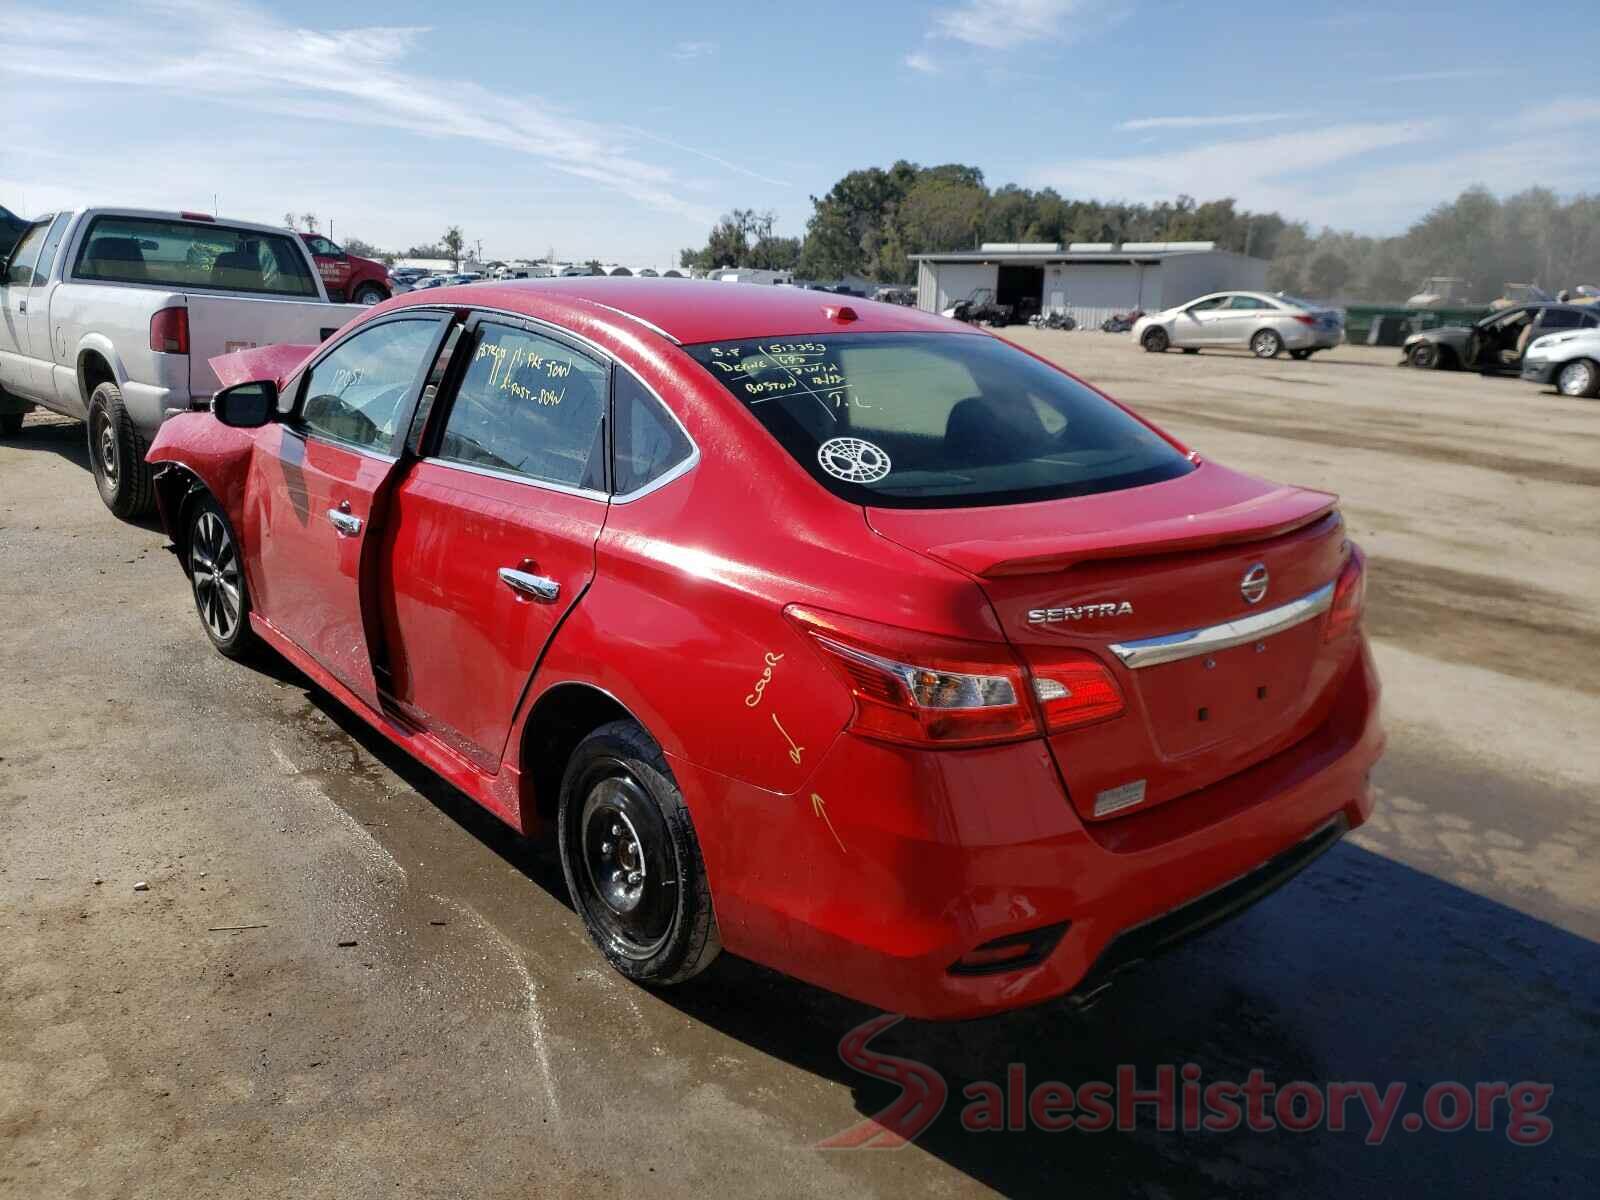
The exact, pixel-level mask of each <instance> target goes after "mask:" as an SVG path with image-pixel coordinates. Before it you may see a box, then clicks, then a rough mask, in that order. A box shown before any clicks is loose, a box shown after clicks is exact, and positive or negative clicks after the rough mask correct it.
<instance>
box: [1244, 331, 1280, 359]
mask: <svg viewBox="0 0 1600 1200" xmlns="http://www.w3.org/2000/svg"><path fill="white" fill-rule="evenodd" d="M1250 353H1251V354H1254V355H1255V356H1256V357H1257V358H1277V357H1278V355H1280V354H1282V353H1283V338H1282V336H1281V335H1280V334H1279V333H1278V331H1277V330H1276V329H1258V330H1256V331H1255V333H1254V334H1252V335H1251V337H1250Z"/></svg>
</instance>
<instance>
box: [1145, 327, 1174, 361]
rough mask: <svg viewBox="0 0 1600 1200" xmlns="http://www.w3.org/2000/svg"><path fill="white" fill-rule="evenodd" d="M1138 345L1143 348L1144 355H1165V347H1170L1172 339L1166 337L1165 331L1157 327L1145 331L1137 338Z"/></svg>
mask: <svg viewBox="0 0 1600 1200" xmlns="http://www.w3.org/2000/svg"><path fill="white" fill-rule="evenodd" d="M1139 345H1141V346H1143V347H1144V349H1145V353H1146V354H1165V353H1166V352H1167V347H1168V346H1170V345H1172V339H1171V338H1169V337H1168V336H1167V331H1166V330H1165V329H1162V328H1161V326H1159V325H1157V326H1156V327H1155V328H1154V329H1146V330H1145V331H1144V334H1143V336H1141V337H1140V338H1139Z"/></svg>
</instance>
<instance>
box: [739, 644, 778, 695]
mask: <svg viewBox="0 0 1600 1200" xmlns="http://www.w3.org/2000/svg"><path fill="white" fill-rule="evenodd" d="M782 660H783V655H781V654H774V653H772V651H770V650H768V651H767V655H766V659H765V660H764V661H765V662H766V664H767V669H766V670H764V671H762V672H761V678H760V679H758V680H756V686H755V687H754V688H753V689H751V692H750V694H749V695H748V696H746V697H745V698H744V702H745V704H746V706H748V707H750V708H754V707H755V706H756V705H758V704H760V703H761V693H762V692H764V691H766V690H767V684H769V683H771V682H772V668H773V667H775V666H777V665H778V663H779V662H781V661H782Z"/></svg>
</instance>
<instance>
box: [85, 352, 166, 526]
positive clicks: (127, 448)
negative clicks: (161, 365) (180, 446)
mask: <svg viewBox="0 0 1600 1200" xmlns="http://www.w3.org/2000/svg"><path fill="white" fill-rule="evenodd" d="M147 449H148V447H147V446H146V445H145V442H144V438H142V437H141V436H140V435H139V431H138V430H137V429H136V428H134V424H133V418H132V417H130V416H128V410H127V409H125V408H123V407H122V389H120V388H119V387H117V385H116V384H114V383H102V384H101V385H100V386H99V387H97V388H95V389H94V394H93V395H91V396H90V397H89V465H90V467H91V468H92V469H93V471H94V481H95V484H96V486H98V487H99V489H100V499H101V500H103V501H105V505H106V507H107V508H109V509H110V510H111V511H112V512H113V513H115V514H116V515H117V516H119V517H121V518H122V519H123V520H125V521H126V520H128V519H130V518H132V517H138V516H143V515H144V514H145V513H147V512H149V511H150V510H151V508H152V507H154V505H155V484H154V483H153V482H152V480H151V477H150V467H149V466H148V464H146V463H145V461H144V455H145V451H146V450H147Z"/></svg>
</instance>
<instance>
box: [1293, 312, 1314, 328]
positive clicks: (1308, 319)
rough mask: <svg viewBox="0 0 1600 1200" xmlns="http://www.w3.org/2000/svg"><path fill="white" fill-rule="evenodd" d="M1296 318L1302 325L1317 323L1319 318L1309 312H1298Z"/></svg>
mask: <svg viewBox="0 0 1600 1200" xmlns="http://www.w3.org/2000/svg"><path fill="white" fill-rule="evenodd" d="M1294 319H1295V320H1296V321H1299V322H1300V324H1302V325H1315V324H1316V323H1317V319H1316V318H1315V317H1313V316H1311V315H1310V314H1309V313H1296V314H1295V317H1294Z"/></svg>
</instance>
